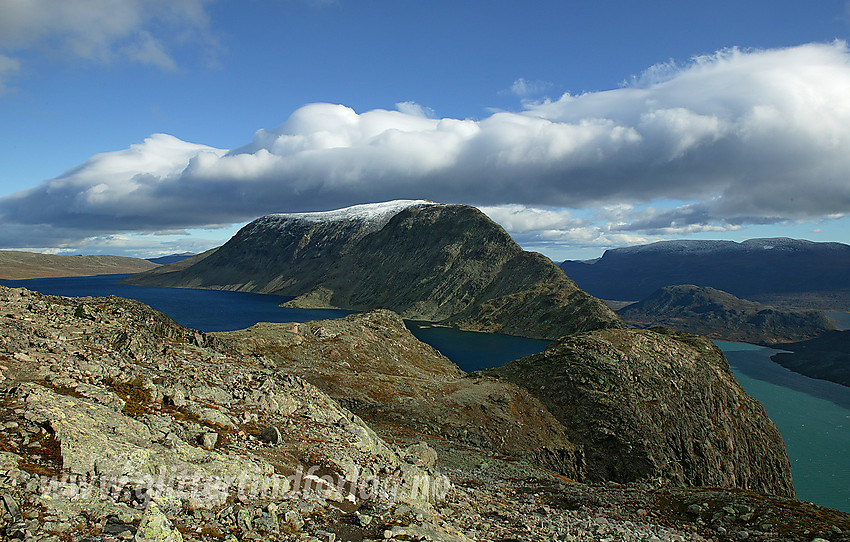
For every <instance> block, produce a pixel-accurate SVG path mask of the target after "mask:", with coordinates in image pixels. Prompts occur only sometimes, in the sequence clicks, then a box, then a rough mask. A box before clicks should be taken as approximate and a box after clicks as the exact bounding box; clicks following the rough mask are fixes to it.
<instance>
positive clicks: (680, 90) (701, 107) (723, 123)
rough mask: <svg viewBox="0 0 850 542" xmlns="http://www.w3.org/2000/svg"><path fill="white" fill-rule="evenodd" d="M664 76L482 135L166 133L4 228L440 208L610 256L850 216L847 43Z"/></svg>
mask: <svg viewBox="0 0 850 542" xmlns="http://www.w3.org/2000/svg"><path fill="white" fill-rule="evenodd" d="M0 1H2V0H0ZM651 71H652V74H653V75H652V77H649V76H646V77H642V78H641V81H640V84H638V83H635V84H634V85H632V86H627V87H624V88H618V89H614V90H609V91H605V92H594V93H587V94H582V95H579V96H571V95H564V96H562V97H561V98H560V99H558V100H555V101H551V102H545V103H540V104H535V105H530V106H528V107H527V109H526V110H524V111H522V112H516V113H511V112H498V113H494V114H493V115H491V116H489V117H487V118H484V119H481V120H479V121H473V120H460V119H450V118H444V119H436V118H429V117H428V114H427V110H425V109H423V108H421V106H418V105H417V104H415V103H412V102H401V103H400V104H397V109H399V110H398V111H389V110H380V109H378V110H372V111H366V112H363V113H357V112H355V111H354V110H352V109H350V108H348V107H345V106H343V105H334V104H311V105H307V106H304V107H302V108H300V109H298V110H296V111H295V112H293V114H292V115H291V116H290V118H289V119H288V120H287V121H286V122H285V123H283V124H282V125H280V126H279V127H278V128H276V129H273V130H260V131H258V132H257V133H256V134H255V136H254V138H253V141H252V142H250V143H248V144H247V145H245V146H244V147H241V148H238V149H234V150H230V151H224V150H220V149H212V148H210V147H206V146H203V145H195V144H191V143H186V142H182V141H179V140H177V139H176V138H172V137H170V136H164V135H157V136H152V137H151V138H150V139H148V140H146V141H145V142H144V143H140V144H138V145H134V146H133V147H131V148H130V149H127V150H125V151H119V152H115V153H106V154H103V155H98V156H95V157H93V158H92V159H90V160H89V161H87V162H86V163H84V164H82V165H80V166H78V167H77V168H74V169H73V170H71V171H69V172H67V173H66V174H64V175H63V176H61V177H59V178H57V179H52V180H49V181H46V182H45V183H43V184H42V185H41V186H38V187H36V188H33V189H31V190H28V191H25V192H22V193H18V194H14V195H12V196H8V197H6V198H2V199H0V223H3V224H5V225H15V226H16V227H17V228H23V227H25V226H28V227H33V228H40V229H38V231H37V233H38V235H41V236H47V235H48V233H50V232H51V231H52V232H53V233H54V234H55V235H57V236H63V235H64V236H66V237H73V236H74V235H81V232H84V231H85V232H91V231H95V232H98V231H100V232H112V233H115V232H128V231H137V230H140V229H143V230H145V231H150V230H156V229H163V230H166V229H179V228H190V227H198V226H201V225H210V224H222V223H228V222H237V221H243V220H248V219H250V218H253V217H255V216H258V215H261V214H264V213H268V212H276V211H299V210H317V209H329V208H333V207H341V206H345V205H350V204H354V203H362V202H368V201H384V200H388V199H394V198H427V199H432V200H436V201H447V202H466V203H471V204H477V205H483V206H486V207H487V208H488V212H491V213H494V214H495V215H497V216H498V217H499V220H502V221H505V222H506V223H508V224H509V225H510V228H509V229H511V228H513V229H514V231H515V232H516V233H518V234H520V235H524V236H526V238H527V239H529V240H532V241H533V240H534V239H538V240H543V241H545V240H552V239H563V240H565V241H564V242H567V241H570V242H572V241H571V240H580V239H586V240H588V241H587V242H595V241H594V240H597V241H598V242H600V243H607V242H610V241H612V240H613V239H619V240H620V241H623V242H626V241H627V238H628V239H631V238H638V237H640V238H647V236H653V235H664V234H670V233H682V234H685V233H692V232H697V231H699V232H706V231H708V232H710V231H720V230H722V231H728V230H730V229H734V228H737V227H740V226H741V225H744V224H766V223H771V222H781V221H784V220H795V219H810V218H820V217H829V216H839V215H840V214H842V213H846V210H847V209H848V208H850V183H847V178H848V175H850V51H848V47H847V45H846V44H845V43H844V42H835V43H831V44H810V45H804V46H799V47H793V48H787V49H776V50H768V51H741V50H736V49H730V50H724V51H721V52H719V53H717V54H715V55H710V56H703V57H699V58H695V59H693V60H692V61H691V62H690V63H688V64H687V65H683V66H671V67H668V68H665V69H664V70H662V69H660V68H656V69H653V70H651ZM661 72H663V74H661V75H659V74H660V73H661ZM423 113H425V114H423ZM658 202H664V204H663V205H660V204H658ZM509 204H514V205H517V206H522V207H510V206H508V207H506V205H509ZM649 205H654V207H648V206H649ZM553 209H555V210H553ZM564 209H597V210H598V215H599V216H597V217H596V218H593V220H592V221H591V222H592V223H586V222H584V221H586V220H589V219H586V218H582V219H579V218H576V216H575V215H572V214H570V212H569V211H564ZM615 211H616V212H618V213H619V217H613V216H606V213H607V214H608V215H611V214H612V213H614V212H615ZM4 229H5V230H6V231H12V229H8V228H4ZM10 235H11V234H10ZM535 236H536V237H535ZM614 236H623V237H614ZM7 237H8V236H7V235H5V234H0V244H3V242H5V238H7ZM576 242H578V241H576Z"/></svg>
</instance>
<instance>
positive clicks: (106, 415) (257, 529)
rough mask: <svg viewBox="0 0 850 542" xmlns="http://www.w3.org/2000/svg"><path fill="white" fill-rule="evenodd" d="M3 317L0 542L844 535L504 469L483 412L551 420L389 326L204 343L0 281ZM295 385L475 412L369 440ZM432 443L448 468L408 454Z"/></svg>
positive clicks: (318, 393) (800, 510)
mask: <svg viewBox="0 0 850 542" xmlns="http://www.w3.org/2000/svg"><path fill="white" fill-rule="evenodd" d="M0 306H2V307H3V310H2V311H0V538H2V539H3V540H33V541H36V542H60V541H71V540H73V541H91V542H107V541H108V542H116V541H119V540H136V541H137V542H148V541H150V542H152V541H157V542H163V541H183V540H185V541H187V542H188V541H202V540H203V541H209V542H213V541H216V542H219V541H227V542H232V541H235V540H264V541H265V540H269V541H275V540H281V541H283V540H286V541H296V540H299V541H317V540H318V541H336V540H354V541H367V540H408V541H410V540H420V541H421V540H429V541H435V542H466V541H481V542H484V541H488V542H490V541H493V540H598V539H602V538H615V539H622V540H646V539H649V540H654V539H658V540H660V541H663V542H683V541H686V540H687V541H690V540H693V541H703V540H706V539H707V538H710V539H713V540H741V539H742V538H744V537H747V538H752V539H755V540H799V541H806V542H808V541H810V540H811V539H812V537H815V536H821V537H828V538H829V539H830V540H832V541H833V542H835V541H839V540H847V539H848V536H847V535H846V534H841V533H845V532H847V531H850V516H848V515H847V514H842V513H840V512H836V511H834V510H829V509H825V508H821V507H817V506H814V505H811V504H807V503H800V502H798V501H795V500H793V499H788V498H780V497H769V496H765V495H762V494H757V493H752V492H746V491H740V490H735V491H732V490H720V489H707V488H692V489H678V488H676V487H672V486H668V487H660V488H659V487H656V486H654V485H652V484H647V483H640V484H630V485H618V484H606V485H600V486H595V485H585V484H580V483H576V482H573V481H570V480H567V479H566V478H564V477H560V476H555V475H552V474H551V473H550V472H549V471H547V470H544V469H538V468H536V467H534V465H532V464H529V463H527V462H524V461H522V460H519V459H515V458H510V457H506V456H504V455H501V454H499V453H497V452H495V451H494V449H493V448H492V447H491V446H492V445H493V444H494V443H496V444H498V442H497V441H495V440H493V439H491V437H492V436H495V434H496V433H495V427H496V425H497V423H496V422H495V421H493V420H491V419H490V418H491V417H493V418H495V419H496V420H498V422H499V423H501V424H502V425H503V426H504V427H503V428H504V429H505V430H506V432H507V433H510V432H513V433H514V434H515V435H523V434H525V433H527V434H528V435H532V436H537V435H540V437H541V438H542V439H543V441H542V442H541V443H540V444H547V443H551V442H553V437H552V435H553V433H552V432H550V433H549V435H550V436H549V437H546V433H539V432H538V433H535V431H542V430H543V429H544V428H543V427H542V424H541V423H540V422H536V421H534V420H533V419H532V418H533V415H534V413H535V412H537V413H538V414H539V415H541V414H542V412H543V411H545V410H546V408H545V407H544V406H543V405H542V404H541V403H539V402H535V401H536V400H535V399H534V398H532V397H530V395H529V394H527V393H523V391H522V390H521V389H519V388H517V387H516V386H514V385H513V384H510V383H505V382H502V383H500V382H498V381H494V380H490V379H487V378H482V377H466V376H464V375H463V374H462V373H460V372H459V371H458V370H457V368H456V367H453V366H451V364H449V363H447V362H446V361H445V359H444V358H442V357H441V356H439V354H437V353H436V352H434V351H433V350H430V349H429V347H427V346H425V345H422V344H421V343H418V344H417V343H415V342H412V341H411V340H410V338H409V337H405V336H404V335H403V332H402V331H401V328H399V327H398V325H397V324H398V318H397V317H394V316H393V315H391V314H388V313H386V312H378V313H374V314H371V315H361V316H359V317H351V318H348V319H344V320H339V321H333V322H312V323H308V324H299V327H297V328H291V329H290V330H289V331H286V330H283V332H282V333H281V336H280V337H279V338H278V339H274V338H273V336H272V335H277V332H278V331H279V330H271V329H269V330H263V329H261V328H262V326H261V328H255V329H254V330H253V331H246V332H244V333H243V334H242V335H230V334H216V335H206V334H203V333H199V332H196V331H193V330H190V329H186V328H183V327H180V326H178V325H176V324H175V323H174V322H173V321H171V320H170V319H168V318H167V317H166V316H164V315H162V314H161V313H158V312H156V311H153V310H151V309H150V308H148V307H146V306H144V305H142V304H140V303H137V302H133V301H127V300H123V299H120V298H116V297H109V298H79V299H67V298H59V297H51V296H43V295H40V294H36V293H33V292H29V291H26V290H10V289H7V288H0ZM265 331H269V333H265ZM275 340H277V341H278V342H277V343H274V342H273V341H275ZM240 341H241V342H242V343H243V344H241V345H240V344H239V343H240ZM262 350H265V351H266V353H265V354H264V353H263V352H262ZM287 351H291V352H292V356H291V359H290V361H289V362H288V363H289V365H288V366H284V365H285V364H286V363H287V362H286V361H285V360H286V359H287V354H286V352H287ZM335 352H336V355H335V354H334V353H335ZM376 354H379V355H380V359H376V358H375V357H374V356H375V355H376ZM313 356H316V357H313ZM417 359H419V362H417V363H414V365H413V366H412V367H409V366H407V365H406V363H407V361H408V360H409V361H415V360H417ZM311 362H312V363H314V364H316V365H317V369H316V370H315V371H313V372H312V373H310V372H309V371H308V370H307V366H308V365H309V364H310V363H311ZM394 365H395V368H393V366H394ZM332 369H335V372H336V374H337V375H338V376H337V378H335V379H334V378H333V377H332ZM300 372H303V373H304V374H305V375H308V376H309V378H311V379H314V380H315V381H316V382H317V383H319V384H322V385H323V386H327V387H328V388H329V389H330V388H331V387H332V386H340V385H342V386H345V383H346V382H347V379H346V378H344V376H343V375H349V376H350V377H352V378H355V379H356V380H355V382H356V384H352V385H351V386H350V388H351V389H352V390H353V388H355V387H358V388H364V389H362V390H361V391H359V392H358V394H357V395H355V394H354V393H353V392H349V391H346V392H344V394H345V395H348V396H350V399H348V400H343V401H342V402H343V403H344V404H346V405H350V406H352V407H357V408H361V409H362V410H363V411H364V412H369V411H373V412H376V413H377V415H376V416H375V418H376V419H387V420H389V419H390V415H389V414H386V415H384V414H381V409H382V408H384V407H387V408H388V405H391V404H397V405H401V404H403V403H405V402H407V401H409V400H410V398H414V397H415V395H416V393H415V392H411V391H406V390H397V391H396V390H387V391H388V393H390V394H389V395H387V396H385V397H382V396H381V395H380V390H381V389H386V386H387V385H389V384H393V385H395V384H397V383H398V382H405V383H406V384H407V385H408V386H409V387H410V388H411V389H412V390H422V391H425V390H428V389H431V390H433V391H434V392H435V393H438V392H442V390H444V389H446V388H445V387H446V386H449V387H450V386H457V392H456V395H457V396H456V397H453V398H451V399H447V400H446V401H447V402H446V403H440V399H439V398H434V399H433V401H434V402H433V405H434V412H438V411H440V410H439V409H441V408H444V407H443V406H441V405H464V404H465V405H466V407H465V408H466V410H467V411H466V412H459V413H457V414H456V416H458V418H456V419H455V420H447V421H446V422H445V423H443V422H442V421H441V420H432V419H431V413H429V412H428V411H427V410H425V409H421V410H418V409H417V408H416V407H411V408H408V409H407V410H406V411H404V412H403V413H401V414H399V415H397V416H396V417H395V418H394V423H387V424H385V426H384V429H383V430H382V433H383V434H384V436H385V437H386V438H382V437H380V436H378V434H376V432H374V431H373V430H372V429H371V426H370V425H367V423H366V422H364V420H363V419H362V418H361V417H359V416H357V415H355V414H353V413H352V412H351V411H350V410H348V408H346V407H344V406H341V405H340V403H339V402H338V401H335V400H334V399H333V398H332V397H330V396H329V395H328V394H326V393H325V392H324V391H322V390H321V389H319V388H318V387H317V386H315V385H313V384H311V383H310V382H309V381H308V380H307V379H306V378H302V377H300V376H298V374H297V373H300ZM361 372H362V373H365V374H369V375H371V376H373V377H374V379H375V380H374V382H373V383H372V384H371V385H369V380H368V379H366V378H359V379H357V378H358V376H359V374H360V373H361ZM323 375H324V376H323ZM379 375H384V376H383V377H381V378H379ZM420 380H421V381H420ZM427 380H434V381H435V382H433V383H430V382H427ZM423 386H425V387H423ZM427 386H433V387H432V388H428V387H427ZM475 388H480V389H481V390H482V392H478V393H477V392H476V391H474V389H475ZM334 389H338V390H342V389H343V388H339V387H337V388H334ZM392 391H396V394H395V395H393V394H392ZM340 395H343V393H342V392H341V393H340ZM483 395H486V396H487V397H489V401H484V402H482V403H480V404H478V400H479V399H480V398H481V397H482V396H483ZM719 397H720V398H721V399H723V398H724V397H725V396H723V395H722V394H721V395H720V396H719ZM429 401H431V399H428V398H420V402H419V405H427V404H431V403H429ZM358 402H360V403H362V404H361V405H358ZM367 402H369V404H367ZM364 405H365V406H364ZM382 405H383V406H382ZM523 405H527V409H526V410H525V413H524V414H523V413H522V412H523V411H522V408H523ZM515 408H519V409H520V412H519V415H518V416H517V417H514V415H513V414H512V413H513V411H514V409H515ZM476 409H477V411H476ZM460 410H462V409H460ZM387 412H388V410H387ZM443 412H447V411H446V410H443ZM744 412H745V413H746V414H753V413H752V412H749V411H747V410H745V411H744ZM542 415H543V416H546V415H545V414H542ZM463 417H466V420H471V419H473V418H475V419H478V420H480V422H479V423H478V425H479V426H481V427H483V428H484V429H481V430H478V429H476V430H475V432H477V433H478V434H479V435H481V437H482V438H481V439H478V438H475V437H472V438H469V439H467V440H459V441H457V442H455V441H453V440H452V438H451V437H449V436H447V435H434V434H433V433H435V432H439V431H442V428H443V427H451V426H452V425H453V424H454V423H458V422H457V420H458V419H463ZM543 420H544V421H546V420H552V418H543ZM526 422H528V423H531V424H537V425H534V427H536V428H537V429H528V430H525V429H524V428H523V427H522V424H523V423H526ZM547 423H548V422H547ZM552 423H553V425H555V426H557V422H556V421H552ZM423 428H425V429H427V430H428V432H429V433H424V432H420V429H423ZM432 437H436V438H435V440H438V441H441V443H442V444H441V450H444V451H445V455H443V452H441V453H440V454H439V455H438V454H437V452H435V449H434V448H433V447H432V446H431V445H429V444H425V443H422V442H420V441H421V440H422V439H423V438H428V439H430V438H432ZM546 438H549V440H545V439H546ZM488 439H489V440H488ZM530 440H531V439H530V438H528V439H524V438H519V437H518V438H516V439H515V440H514V444H513V445H514V446H521V447H526V446H528V445H529V443H530ZM410 443H413V444H410Z"/></svg>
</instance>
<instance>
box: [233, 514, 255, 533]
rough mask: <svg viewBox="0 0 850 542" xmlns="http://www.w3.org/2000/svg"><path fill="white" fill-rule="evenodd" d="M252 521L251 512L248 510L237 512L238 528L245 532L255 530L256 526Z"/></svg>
mask: <svg viewBox="0 0 850 542" xmlns="http://www.w3.org/2000/svg"><path fill="white" fill-rule="evenodd" d="M251 519H252V518H251V511H250V510H248V509H247V508H240V509H239V510H238V511H237V512H236V526H237V527H239V528H240V529H242V530H243V531H244V532H249V531H253V530H254V525H253V523H252V522H251Z"/></svg>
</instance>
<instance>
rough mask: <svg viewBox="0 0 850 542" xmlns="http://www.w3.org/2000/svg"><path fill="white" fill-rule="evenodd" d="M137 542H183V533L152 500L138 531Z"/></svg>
mask: <svg viewBox="0 0 850 542" xmlns="http://www.w3.org/2000/svg"><path fill="white" fill-rule="evenodd" d="M136 542H183V535H182V534H180V531H178V530H177V529H175V528H174V526H173V525H172V524H171V522H170V521H169V520H168V518H167V517H166V516H165V514H164V513H163V512H162V510H160V509H159V507H158V506H157V505H156V503H155V502H150V503H149V504H148V506H147V508H146V509H145V514H144V515H143V516H142V521H141V523H139V529H138V530H137V531H136Z"/></svg>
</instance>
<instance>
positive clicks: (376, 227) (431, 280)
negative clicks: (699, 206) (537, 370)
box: [126, 201, 625, 339]
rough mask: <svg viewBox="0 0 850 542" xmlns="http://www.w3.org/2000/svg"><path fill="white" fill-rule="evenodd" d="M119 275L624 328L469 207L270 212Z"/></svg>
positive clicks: (304, 300) (332, 304)
mask: <svg viewBox="0 0 850 542" xmlns="http://www.w3.org/2000/svg"><path fill="white" fill-rule="evenodd" d="M126 282H127V283H130V284H139V285H145V286H172V287H189V288H220V289H227V290H239V291H248V292H259V293H271V294H278V295H284V296H294V297H295V299H294V300H292V301H290V302H288V303H287V305H288V306H292V307H302V308H342V309H350V310H357V311H363V310H372V309H378V308H384V309H389V310H392V311H394V312H396V313H398V314H400V315H401V316H402V317H403V318H406V319H411V320H423V321H428V322H437V323H440V324H443V325H451V326H455V327H459V328H461V329H466V330H472V331H488V332H501V333H507V334H512V335H521V336H527V337H533V338H548V339H554V338H557V337H560V336H562V335H565V334H568V333H574V332H577V331H587V330H591V329H600V328H609V327H615V328H617V327H625V324H623V322H622V321H621V320H620V319H619V318H618V317H617V315H616V314H614V313H613V311H611V310H610V309H609V308H608V307H607V306H606V305H605V304H604V303H602V302H601V301H599V300H598V299H595V298H594V297H592V296H590V295H588V294H586V293H585V292H584V291H582V290H581V289H579V288H578V287H577V286H576V284H575V283H574V282H573V281H572V280H571V279H570V278H568V277H567V276H566V275H565V274H564V273H563V271H561V269H560V268H558V266H557V265H555V264H554V263H552V262H551V261H549V260H548V259H547V258H545V257H544V256H542V255H540V254H537V253H532V252H525V251H523V250H522V248H520V246H519V245H517V244H516V242H514V241H513V239H511V237H510V236H509V235H508V234H507V233H506V232H505V231H504V230H503V229H502V228H501V227H500V226H498V225H497V224H495V223H494V222H493V221H492V220H490V219H489V218H487V217H486V216H485V215H484V214H483V213H481V212H480V211H479V210H477V209H475V208H474V207H469V206H466V205H444V204H435V203H430V202H419V201H414V202H389V203H387V204H371V205H366V206H356V207H354V208H349V209H343V210H339V211H331V212H325V213H302V214H290V215H270V216H267V217H262V218H260V219H257V220H255V221H254V222H252V223H250V224H248V225H247V226H245V227H244V228H242V229H241V230H240V231H239V232H238V233H237V234H236V235H235V236H234V237H233V238H232V239H230V240H229V241H228V242H227V243H225V244H224V245H223V246H222V247H220V248H219V249H218V250H216V251H215V252H214V253H212V254H210V255H209V256H207V257H206V258H203V259H200V260H198V261H196V262H195V263H194V264H193V265H190V266H188V267H182V268H180V269H179V270H176V271H175V272H170V270H169V268H168V266H166V267H164V268H163V269H161V270H157V271H156V272H155V273H142V274H140V275H137V276H134V277H131V278H129V279H127V281H126Z"/></svg>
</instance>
